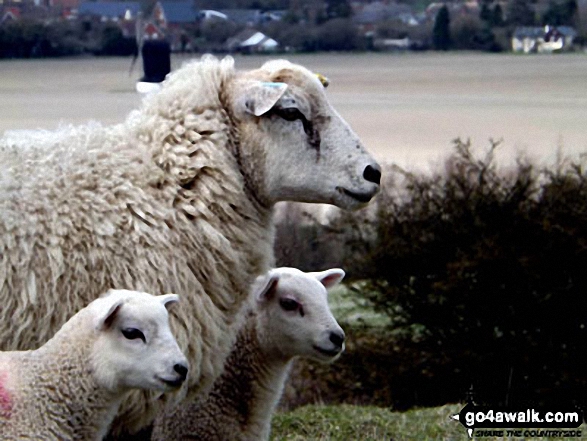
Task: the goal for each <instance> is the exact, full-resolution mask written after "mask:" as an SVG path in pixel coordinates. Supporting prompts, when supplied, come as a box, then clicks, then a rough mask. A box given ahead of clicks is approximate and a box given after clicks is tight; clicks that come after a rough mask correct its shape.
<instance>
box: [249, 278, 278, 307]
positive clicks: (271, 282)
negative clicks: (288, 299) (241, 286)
mask: <svg viewBox="0 0 587 441" xmlns="http://www.w3.org/2000/svg"><path fill="white" fill-rule="evenodd" d="M278 283H279V275H277V274H269V276H267V275H265V276H259V277H257V280H255V283H254V284H253V290H254V293H255V298H256V299H257V301H258V302H267V301H269V300H271V299H272V298H273V297H274V296H275V293H276V292H277V285H278Z"/></svg>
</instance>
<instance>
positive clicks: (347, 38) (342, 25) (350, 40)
mask: <svg viewBox="0 0 587 441" xmlns="http://www.w3.org/2000/svg"><path fill="white" fill-rule="evenodd" d="M317 32H318V35H317V36H318V47H319V49H321V50H326V51H348V50H354V49H359V48H360V43H359V36H358V34H357V31H356V29H355V27H354V26H353V24H352V23H351V21H350V20H348V19H344V18H335V19H333V20H329V21H327V22H326V23H324V24H323V25H321V26H320V27H319V28H318V30H317Z"/></svg>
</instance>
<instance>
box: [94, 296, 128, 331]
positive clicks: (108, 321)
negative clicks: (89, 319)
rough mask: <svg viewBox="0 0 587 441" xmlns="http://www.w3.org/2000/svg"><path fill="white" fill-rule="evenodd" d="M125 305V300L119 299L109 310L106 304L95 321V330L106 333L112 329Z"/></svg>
mask: <svg viewBox="0 0 587 441" xmlns="http://www.w3.org/2000/svg"><path fill="white" fill-rule="evenodd" d="M123 304H124V300H122V299H119V300H117V301H116V302H114V303H111V304H110V307H109V308H106V305H107V303H106V304H105V305H104V308H102V310H101V311H100V312H99V313H98V314H97V316H96V318H95V320H94V327H95V329H96V330H97V331H105V330H106V329H108V328H110V326H112V323H114V320H115V319H116V315H117V314H118V312H119V311H120V308H121V307H122V305H123Z"/></svg>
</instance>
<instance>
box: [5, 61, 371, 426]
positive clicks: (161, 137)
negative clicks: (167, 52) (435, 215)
mask: <svg viewBox="0 0 587 441" xmlns="http://www.w3.org/2000/svg"><path fill="white" fill-rule="evenodd" d="M0 164H1V167H0V304H1V305H2V306H3V307H2V308H1V310H0V350H24V349H31V348H35V347H38V346H39V345H40V344H43V343H44V342H45V341H47V340H48V339H49V337H50V336H51V335H53V334H54V333H55V331H56V330H57V329H59V327H60V326H61V325H62V324H63V323H65V322H66V320H67V318H68V317H70V316H71V315H72V314H73V313H74V312H75V311H77V310H79V309H80V308H82V307H83V306H84V305H86V304H87V303H89V302H90V301H92V300H93V299H95V298H96V297H98V295H99V294H100V293H101V292H104V291H105V290H107V289H110V288H129V289H136V290H139V291H147V292H177V293H181V294H182V296H184V300H185V302H184V303H183V305H182V307H181V308H175V309H174V310H173V311H172V312H171V316H172V317H171V326H172V330H173V333H174V335H175V336H176V339H177V341H178V343H179V345H180V347H181V348H182V350H183V351H184V353H185V354H186V355H187V358H188V360H189V362H190V366H191V367H190V374H189V376H188V381H187V382H186V383H187V388H188V389H189V390H188V391H187V395H188V396H195V395H199V394H203V393H205V392H206V391H207V390H208V389H209V387H210V386H211V385H212V383H213V381H214V380H215V379H216V377H217V376H218V375H219V373H220V372H222V367H223V365H224V360H225V358H226V356H227V355H228V353H229V352H230V349H231V347H232V345H233V343H234V339H235V337H236V330H235V329H234V324H235V323H238V322H239V320H240V318H239V311H240V310H241V307H242V305H243V302H244V301H245V299H246V298H247V295H248V289H249V287H250V285H251V283H252V282H253V281H254V280H255V278H256V277H257V276H258V275H260V274H263V273H265V272H266V271H267V270H268V269H269V267H270V265H271V264H272V263H273V238H274V227H273V211H274V209H273V206H274V204H275V203H276V202H277V201H281V200H296V201H306V202H324V203H330V204H335V205H338V206H339V207H343V208H347V209H354V208H357V207H361V206H364V205H365V204H366V203H367V202H368V201H369V200H370V199H371V198H372V197H373V196H374V195H375V193H376V192H377V191H378V189H379V179H380V172H379V166H378V165H377V163H376V162H375V161H374V160H373V158H371V156H370V155H369V154H368V153H367V152H366V151H365V149H364V147H363V145H362V144H361V142H360V140H359V139H358V137H357V136H356V135H355V134H354V133H353V132H352V130H351V129H350V128H349V126H348V125H347V123H346V122H345V121H344V120H343V119H342V118H341V117H340V116H339V115H338V113H336V111H335V110H334V109H333V108H332V107H331V106H330V104H329V103H328V101H327V99H326V94H325V90H324V87H323V86H322V84H321V83H320V81H319V80H318V79H317V77H316V75H314V74H313V73H312V72H310V71H309V70H307V69H305V68H303V67H301V66H298V65H295V64H291V63H288V62H286V61H270V62H268V63H266V64H264V65H263V66H262V67H261V68H260V69H257V70H253V71H247V72H240V71H236V70H235V68H234V63H233V60H232V59H231V58H229V57H227V58H225V59H223V60H222V61H218V60H217V59H215V58H213V57H204V58H203V59H202V60H201V61H194V62H191V63H188V64H187V65H185V66H183V67H182V68H180V69H178V70H177V71H175V72H173V73H171V74H170V75H169V76H168V78H167V79H166V81H165V82H164V83H163V86H162V89H161V91H159V92H157V93H155V94H152V95H150V96H148V97H146V98H145V99H144V101H143V104H142V106H141V108H140V109H139V110H136V111H133V112H132V113H131V114H130V115H129V117H128V118H127V119H126V121H125V122H124V123H122V124H119V125H115V126H111V127H103V126H101V125H99V124H97V123H94V124H88V125H85V126H80V127H63V128H61V129H60V130H58V131H57V132H56V133H53V134H51V135H48V134H46V136H45V135H43V136H28V135H26V134H23V135H22V137H17V139H15V137H11V138H10V139H9V140H0ZM182 395H183V394H181V395H180V394H178V395H177V396H174V394H165V396H161V395H160V394H156V393H145V392H143V393H133V394H132V395H131V398H130V399H129V400H125V402H124V403H123V404H122V406H121V411H120V415H119V417H117V419H116V420H115V422H114V424H113V430H114V432H115V433H123V432H131V433H133V432H136V431H138V430H140V429H141V428H142V427H145V426H146V425H148V424H150V422H152V420H153V418H154V416H155V415H156V413H157V412H159V411H160V410H161V409H162V408H164V406H166V405H167V403H168V402H169V401H172V402H173V401H175V400H181V399H182V398H181V397H182Z"/></svg>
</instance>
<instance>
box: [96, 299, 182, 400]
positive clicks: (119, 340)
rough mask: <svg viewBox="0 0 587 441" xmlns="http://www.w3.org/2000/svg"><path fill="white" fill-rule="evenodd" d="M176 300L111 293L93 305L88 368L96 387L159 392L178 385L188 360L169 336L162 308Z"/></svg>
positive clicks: (165, 316) (165, 313) (164, 308)
mask: <svg viewBox="0 0 587 441" xmlns="http://www.w3.org/2000/svg"><path fill="white" fill-rule="evenodd" d="M177 301H178V297H177V296H176V295H175V294H166V295H162V296H152V295H150V294H147V293H141V292H136V291H126V290H111V291H109V293H108V294H107V295H106V296H105V297H103V298H100V299H98V300H96V301H95V302H93V304H96V306H95V311H96V312H95V316H94V317H95V318H94V325H95V329H96V333H97V339H96V343H95V344H94V350H93V367H94V374H95V376H96V378H97V380H98V382H99V383H100V384H101V385H103V386H104V387H107V388H110V389H113V390H120V389H131V388H140V389H152V390H160V391H170V390H174V389H177V388H179V387H180V386H181V385H182V383H183V382H184V380H185V379H186V376H187V372H188V362H187V359H186V358H185V356H184V355H183V353H182V352H181V350H180V349H179V347H178V345H177V342H176V340H175V338H174V337H173V335H172V334H171V330H170V328H169V317H168V313H167V309H166V307H167V306H168V305H170V304H172V303H174V302H177ZM93 304H92V306H93Z"/></svg>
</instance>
